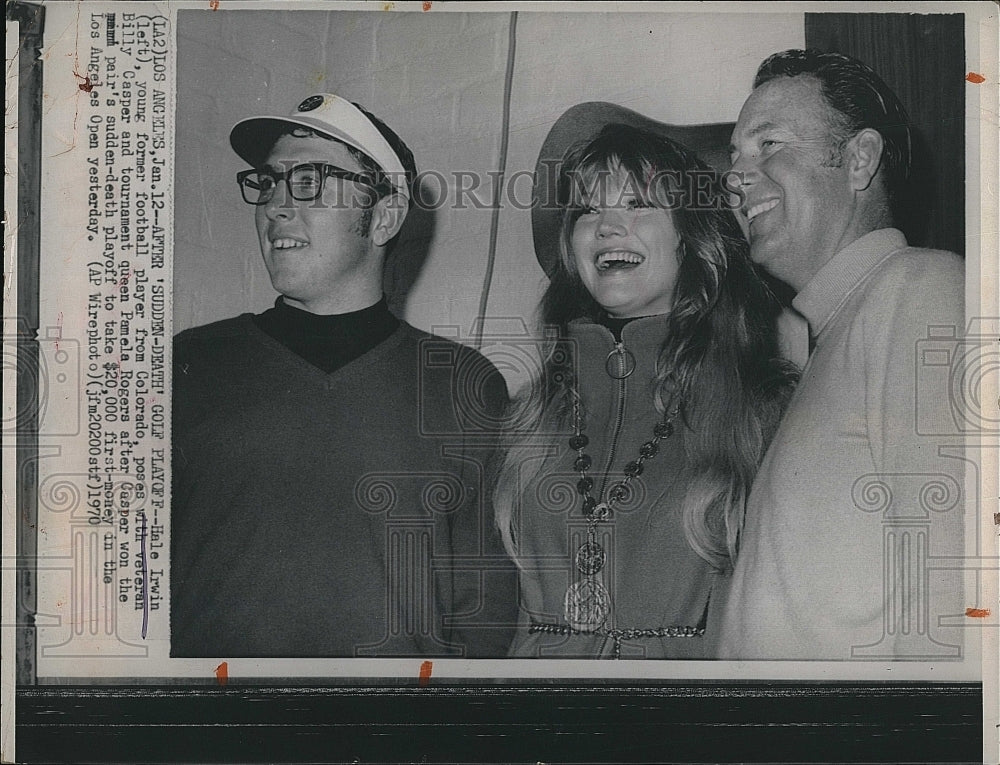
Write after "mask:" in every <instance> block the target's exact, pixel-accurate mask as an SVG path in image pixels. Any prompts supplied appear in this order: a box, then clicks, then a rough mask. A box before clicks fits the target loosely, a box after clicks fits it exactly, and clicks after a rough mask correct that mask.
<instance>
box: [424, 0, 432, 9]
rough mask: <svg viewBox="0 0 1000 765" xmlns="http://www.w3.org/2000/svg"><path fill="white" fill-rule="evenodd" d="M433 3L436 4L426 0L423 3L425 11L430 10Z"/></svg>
mask: <svg viewBox="0 0 1000 765" xmlns="http://www.w3.org/2000/svg"><path fill="white" fill-rule="evenodd" d="M432 5H434V3H430V2H426V0H425V2H424V5H423V8H424V11H429V10H430V9H431V6H432Z"/></svg>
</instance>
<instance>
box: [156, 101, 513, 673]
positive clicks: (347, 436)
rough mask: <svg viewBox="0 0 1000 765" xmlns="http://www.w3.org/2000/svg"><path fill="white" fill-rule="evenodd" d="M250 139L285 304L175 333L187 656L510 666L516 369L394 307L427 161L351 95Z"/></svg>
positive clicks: (176, 643)
mask: <svg viewBox="0 0 1000 765" xmlns="http://www.w3.org/2000/svg"><path fill="white" fill-rule="evenodd" d="M230 142H231V143H232V146H233V148H234V149H235V151H236V153H237V154H239V155H240V157H241V158H243V159H244V160H246V162H247V163H248V164H249V165H250V166H251V169H249V170H245V171H243V172H241V173H239V174H238V176H237V179H238V181H239V184H240V189H241V193H242V195H243V198H244V200H245V201H246V202H247V203H249V204H251V205H253V206H254V208H255V213H256V216H255V220H256V227H257V235H258V238H259V241H260V248H261V252H262V254H263V257H264V263H265V265H266V266H267V270H268V274H269V275H270V277H271V283H272V285H273V286H274V288H275V289H276V290H277V291H278V292H279V293H280V297H279V298H278V299H277V302H276V303H275V306H274V307H273V308H271V309H270V310H268V311H265V312H264V313H261V314H257V315H251V314H244V315H242V316H239V317H237V318H234V319H229V320H226V321H221V322H216V323H214V324H210V325H207V326H204V327H196V328H194V329H190V330H187V331H185V332H182V333H181V334H180V335H178V336H177V338H176V339H175V343H174V379H173V385H174V388H173V391H174V409H173V454H174V457H173V501H172V529H173V535H172V557H171V566H172V577H171V586H172V591H171V655H173V656H220V657H238V656H243V657H264V656H271V657H280V656H418V655H419V656H433V655H437V656H473V657H475V656H500V655H503V654H504V653H505V651H506V648H507V645H508V644H509V641H510V636H511V627H512V625H513V622H514V614H515V611H516V599H515V595H514V576H513V575H512V565H511V564H510V563H509V561H508V560H507V559H506V557H505V555H504V553H503V552H502V547H501V546H500V544H499V540H498V537H497V534H496V531H495V528H494V524H493V520H492V514H491V512H490V511H489V510H488V508H487V507H485V505H484V503H482V502H481V501H480V500H481V499H482V498H484V497H485V496H486V495H487V493H486V492H484V491H483V488H484V487H483V481H484V469H483V466H484V464H485V462H486V461H487V460H488V459H489V457H490V456H491V449H492V448H493V447H494V445H495V433H494V430H495V428H494V425H495V424H496V422H497V421H498V418H499V416H500V414H501V412H502V409H503V406H504V405H505V403H506V399H507V393H506V387H505V385H504V382H503V378H502V377H501V376H500V374H499V373H498V372H497V370H496V368H495V367H493V365H492V364H490V362H489V361H487V360H486V359H485V358H483V357H482V356H481V355H480V354H478V353H476V352H475V351H473V350H471V349H468V348H465V347H463V346H461V345H458V344H456V343H454V342H451V341H449V340H444V339H442V338H437V337H434V336H432V335H427V334H426V333H423V332H420V331H418V330H416V329H414V328H413V327H411V326H409V325H408V324H406V323H405V322H403V321H400V320H399V319H397V318H396V317H395V316H394V315H393V314H392V313H390V312H389V309H388V307H387V305H386V301H385V298H384V297H383V295H382V268H383V265H384V263H385V258H386V255H387V253H388V251H389V249H390V247H391V245H392V243H393V242H394V239H395V238H396V236H397V234H398V233H399V230H400V228H401V226H402V225H403V221H404V219H405V217H406V214H407V211H408V210H409V207H410V204H411V196H412V185H413V182H414V178H415V176H416V168H415V165H414V162H413V155H412V154H411V152H410V151H409V149H408V148H407V147H406V145H405V144H404V143H403V142H402V140H400V139H399V137H398V136H397V135H396V134H395V133H394V132H393V131H392V130H391V129H389V128H388V127H387V126H386V125H385V124H384V123H382V122H381V121H380V120H378V119H377V118H375V117H373V116H372V115H371V114H369V113H368V112H366V111H365V110H364V109H362V108H360V107H359V106H357V105H356V104H352V103H350V102H348V101H346V100H344V99H342V98H340V97H338V96H335V95H331V94H319V95H314V96H311V97H309V98H307V99H305V100H304V101H302V103H300V104H299V106H298V107H297V109H296V110H295V111H293V112H292V114H291V115H290V116H287V117H270V116H268V117H255V118H251V119H246V120H243V121H241V122H240V123H238V124H237V125H236V126H235V127H234V128H233V130H232V132H231V134H230Z"/></svg>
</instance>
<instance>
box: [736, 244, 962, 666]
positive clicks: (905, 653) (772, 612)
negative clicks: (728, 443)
mask: <svg viewBox="0 0 1000 765" xmlns="http://www.w3.org/2000/svg"><path fill="white" fill-rule="evenodd" d="M963 284H964V277H963V264H962V260H961V259H960V258H959V257H958V256H956V255H955V254H953V253H949V252H942V251H933V250H926V249H918V248H914V247H908V246H907V244H906V240H905V238H904V237H903V235H902V233H901V232H899V231H897V230H895V229H882V230H878V231H873V232H871V233H869V234H867V235H866V236H864V237H862V238H860V239H858V240H857V241H855V242H854V243H852V244H851V245H849V246H848V247H846V248H844V249H843V250H842V251H840V252H839V253H837V255H835V256H834V257H833V258H832V259H831V260H830V261H829V262H828V263H827V264H826V265H824V266H823V268H822V269H821V270H820V271H819V272H818V273H817V274H816V275H815V277H814V278H813V279H812V280H811V281H810V282H809V284H808V285H807V286H806V287H805V289H803V290H802V291H801V292H800V293H799V294H798V295H797V296H796V297H795V300H794V303H793V305H794V306H795V308H796V309H797V310H798V311H799V312H800V313H801V314H802V315H803V316H805V318H806V319H807V320H808V321H809V325H810V329H811V332H812V335H813V337H814V338H815V341H816V347H815V350H814V351H813V353H812V355H811V357H810V359H809V362H808V364H807V366H806V368H805V370H804V371H803V376H802V380H801V382H800V383H799V387H798V388H797V390H796V392H795V394H794V396H793V398H792V401H791V403H790V404H789V407H788V410H787V412H786V414H785V417H784V419H783V421H782V423H781V426H780V428H779V429H778V432H777V434H776V435H775V438H774V440H773V441H772V443H771V447H770V449H769V450H768V453H767V455H766V456H765V458H764V461H763V464H762V465H761V469H760V472H759V473H758V475H757V479H756V482H755V484H754V487H753V491H752V493H751V496H750V500H749V504H748V508H747V516H746V527H745V531H744V534H743V539H742V546H741V550H740V554H739V558H738V560H737V563H736V567H735V571H734V575H733V579H732V587H731V591H730V595H729V598H728V604H727V607H726V610H725V612H724V616H723V625H722V635H721V643H720V649H719V655H720V657H721V658H725V659H828V660H851V659H853V660H878V659H891V658H900V659H902V658H908V659H927V660H937V659H941V658H944V657H954V656H957V655H958V654H959V652H960V650H961V648H960V645H961V642H962V639H961V634H960V630H958V629H955V628H949V627H947V626H942V623H941V621H940V620H942V619H945V618H946V617H955V616H961V614H962V612H963V608H964V602H963V600H962V593H961V586H960V585H961V581H960V576H959V574H958V572H957V571H955V570H947V568H946V566H947V565H948V564H947V558H946V557H942V556H960V555H961V554H962V550H963V521H964V520H965V512H966V507H968V508H969V512H970V513H971V512H973V508H974V507H975V506H976V505H975V503H974V502H973V501H972V500H971V499H970V500H969V501H968V503H967V502H966V496H965V491H964V484H963V476H964V470H965V466H966V462H965V461H964V460H963V459H962V452H961V447H960V444H961V438H960V437H958V436H954V435H953V436H949V435H947V434H946V433H944V432H942V431H943V430H946V429H942V428H941V427H938V426H936V425H928V423H937V424H940V423H942V422H948V421H950V420H949V417H950V412H951V409H950V408H951V407H952V400H951V398H950V397H949V391H948V389H947V386H946V385H944V386H942V385H936V386H935V380H936V379H937V377H935V375H936V376H940V375H941V371H940V369H939V368H936V367H931V366H929V363H930V361H931V360H932V359H931V357H929V356H927V355H926V354H925V351H926V350H927V349H928V347H929V346H928V345H927V343H928V338H929V337H930V336H931V335H937V336H939V337H940V336H941V334H942V333H943V334H944V335H947V334H948V333H949V332H954V333H957V334H958V335H959V336H961V334H962V331H963V327H964V324H965V316H964V311H963V304H964V300H963ZM929 333H930V334H929ZM930 343H931V344H932V345H934V344H935V343H936V345H934V348H938V347H940V346H941V341H930ZM948 345H949V344H948V343H947V342H946V343H945V346H946V347H948ZM950 345H951V347H954V342H952V343H951V344H950ZM955 356H956V354H955V353H954V350H953V351H952V353H951V355H950V357H949V358H951V359H954V358H955ZM943 358H945V357H944V356H941V355H940V354H938V355H937V356H934V357H933V360H934V361H935V363H940V362H941V359H943ZM946 363H947V361H946ZM918 389H919V393H918ZM928 431H933V434H928ZM957 432H958V431H957V429H956V430H955V433H957ZM970 485H971V484H970ZM935 561H937V563H935ZM952 569H954V566H952Z"/></svg>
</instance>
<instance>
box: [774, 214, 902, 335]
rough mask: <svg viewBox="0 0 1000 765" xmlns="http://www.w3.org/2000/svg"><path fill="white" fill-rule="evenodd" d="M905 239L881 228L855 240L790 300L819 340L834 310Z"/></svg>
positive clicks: (900, 245)
mask: <svg viewBox="0 0 1000 765" xmlns="http://www.w3.org/2000/svg"><path fill="white" fill-rule="evenodd" d="M904 247H906V237H905V236H903V232H902V231H899V230H898V229H895V228H881V229H878V230H876V231H871V232H869V233H867V234H865V235H864V236H862V237H860V238H859V239H855V240H854V241H853V242H851V243H850V244H849V245H847V246H846V247H845V248H844V249H842V250H841V251H840V252H838V253H837V254H836V255H834V256H833V257H832V258H830V260H829V261H828V262H827V263H826V264H825V265H824V266H823V267H822V268H821V269H820V270H819V271H817V272H816V275H815V276H813V278H812V279H811V280H810V281H809V283H808V284H806V286H805V287H804V288H803V289H802V291H801V292H799V293H798V294H797V295H796V296H795V298H794V299H793V300H792V306H793V307H794V308H795V310H796V311H798V312H799V313H800V314H802V315H803V316H804V317H805V318H806V320H807V321H808V322H809V330H810V333H811V334H812V336H813V337H819V335H820V334H821V333H822V332H823V329H824V328H825V327H826V325H827V324H829V322H830V320H831V319H832V318H833V317H834V315H835V314H836V313H837V310H838V309H839V308H840V306H841V305H843V304H844V301H845V300H846V299H847V297H848V295H850V294H851V292H853V291H854V288H855V287H857V286H858V284H860V283H861V282H862V281H863V280H864V278H865V276H866V275H867V274H868V273H869V272H870V271H871V270H872V269H874V268H875V267H876V266H878V265H879V264H880V263H881V262H882V261H883V260H885V259H886V258H887V257H889V256H890V255H891V254H892V253H894V252H896V251H897V250H901V249H902V248H904Z"/></svg>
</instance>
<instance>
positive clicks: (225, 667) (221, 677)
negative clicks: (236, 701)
mask: <svg viewBox="0 0 1000 765" xmlns="http://www.w3.org/2000/svg"><path fill="white" fill-rule="evenodd" d="M215 682H217V683H218V684H219V685H225V684H226V683H228V682H229V662H226V661H224V662H222V664H220V665H219V666H218V667H216V668H215Z"/></svg>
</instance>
